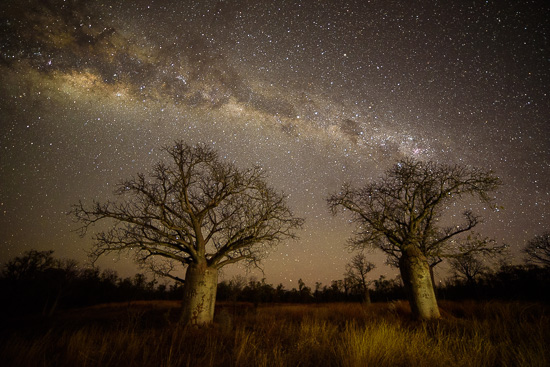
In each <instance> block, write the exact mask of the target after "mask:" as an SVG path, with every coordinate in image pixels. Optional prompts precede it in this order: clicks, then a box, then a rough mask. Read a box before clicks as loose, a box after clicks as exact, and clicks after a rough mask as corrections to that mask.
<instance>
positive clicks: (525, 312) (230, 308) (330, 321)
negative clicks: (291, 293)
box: [0, 302, 550, 367]
mask: <svg viewBox="0 0 550 367" xmlns="http://www.w3.org/2000/svg"><path fill="white" fill-rule="evenodd" d="M441 309H442V314H443V318H442V319H441V320H437V321H430V322H418V321H414V320H412V319H411V318H410V310H409V308H408V306H407V304H406V303H404V302H393V303H390V304H373V305H371V306H368V307H365V306H362V305H360V304H351V303H350V304H322V305H264V306H260V307H258V308H253V307H247V305H242V304H239V305H227V304H226V305H221V306H220V307H219V308H218V310H217V316H216V322H215V324H214V325H213V326H211V327H205V328H200V329H196V328H192V327H182V326H180V325H178V324H177V323H175V322H174V320H175V318H176V317H177V311H178V310H177V304H168V303H160V302H157V303H154V302H149V303H140V304H131V305H129V304H124V305H108V306H103V307H102V308H99V307H95V308H89V309H84V310H77V311H72V312H67V313H66V314H64V315H60V316H59V317H58V318H57V319H56V320H55V322H53V323H51V324H45V325H44V324H42V325H41V326H40V327H35V326H38V325H33V324H27V326H25V327H20V328H12V329H10V330H4V332H3V333H2V338H1V340H0V342H1V345H0V365H2V366H60V367H63V366H71V367H73V366H83V367H88V366H90V367H91V366H102V367H107V366H158V367H161V366H166V367H171V366H239V367H240V366H244V367H247V366H255V367H256V366H315V367H317V366H350V367H352V366H353V367H354V366H418V367H422V366H430V367H431V366H541V367H542V366H549V365H550V351H549V348H548V346H549V345H550V312H549V309H548V305H544V304H534V303H533V304H531V303H503V302H488V303H475V302H462V303H457V302H442V303H441ZM49 322H51V321H49Z"/></svg>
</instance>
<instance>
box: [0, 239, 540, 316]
mask: <svg viewBox="0 0 550 367" xmlns="http://www.w3.org/2000/svg"><path fill="white" fill-rule="evenodd" d="M540 238H541V236H538V237H537V238H536V239H535V240H540ZM542 238H544V237H542ZM530 243H531V242H529V243H528V246H529V244H530ZM526 248H529V247H526ZM526 254H527V255H528V253H527V252H526ZM353 260H354V261H352V262H350V265H349V266H348V267H347V269H346V273H344V278H343V279H340V280H334V281H332V282H331V283H330V284H328V285H323V284H321V283H319V282H317V283H315V285H314V286H313V287H310V286H308V285H306V284H305V283H304V282H303V281H302V280H301V279H299V280H298V284H297V288H296V287H294V288H292V289H285V287H284V286H283V285H282V284H278V285H277V286H273V285H272V284H269V283H267V282H266V281H265V279H262V280H257V279H254V278H251V279H246V278H245V277H242V276H236V277H234V278H233V279H231V280H224V281H222V282H220V283H218V287H217V288H218V289H217V292H218V297H217V299H218V301H225V302H250V303H253V304H255V305H258V304H261V303H279V302H281V303H320V302H369V301H367V300H366V299H365V288H364V284H365V278H366V273H365V274H364V275H365V276H363V277H358V276H357V272H355V273H354V271H353V270H354V269H355V270H357V266H365V263H364V258H363V259H361V256H356V257H354V259H353ZM361 261H363V263H362V262H361ZM353 264H355V265H356V266H355V268H354V267H353ZM357 264H359V265H357ZM366 265H367V266H370V265H369V264H368V262H367V263H366ZM368 288H369V300H371V301H372V302H388V301H393V300H399V299H406V298H407V296H406V293H405V290H404V288H403V283H402V281H401V279H400V277H399V276H398V277H397V278H395V279H387V278H386V277H384V276H380V277H379V278H378V279H374V280H369V281H368ZM182 292H183V285H182V284H181V283H173V284H165V283H158V281H157V280H156V279H148V278H147V277H146V276H145V275H144V274H141V273H138V274H136V275H135V276H133V277H127V278H121V277H120V276H119V275H118V274H117V272H116V271H113V270H110V269H107V270H100V269H98V268H91V267H82V266H79V264H78V263H77V262H76V261H74V260H61V259H56V258H55V257H54V256H53V251H36V250H31V251H28V252H26V253H24V254H23V255H22V256H18V257H15V258H14V259H12V260H10V261H8V262H7V263H5V264H4V265H3V266H2V269H1V273H0V307H1V309H2V311H3V313H2V314H3V315H4V317H11V316H12V315H21V314H42V315H45V316H49V315H52V314H53V313H54V312H56V311H58V310H60V309H69V308H78V307H85V306H91V305H96V304H102V303H110V302H128V301H134V300H181V295H182ZM436 292H437V294H438V298H440V299H447V300H464V299H473V300H492V299H499V300H526V301H544V302H548V301H550V266H545V264H541V263H540V262H533V261H529V260H528V261H527V263H526V265H501V266H500V267H499V268H498V269H496V270H493V271H490V270H488V269H485V270H484V271H483V272H480V273H479V274H477V275H476V276H475V277H467V276H465V275H464V274H461V273H460V272H456V271H455V274H454V276H452V277H450V278H449V279H447V281H446V282H445V283H443V285H440V286H438V287H436Z"/></svg>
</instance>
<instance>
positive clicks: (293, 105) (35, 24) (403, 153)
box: [0, 0, 550, 285]
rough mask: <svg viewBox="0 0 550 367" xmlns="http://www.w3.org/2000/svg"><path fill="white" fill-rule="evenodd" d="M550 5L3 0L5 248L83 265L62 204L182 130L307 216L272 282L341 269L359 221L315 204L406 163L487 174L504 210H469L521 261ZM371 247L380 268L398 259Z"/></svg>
mask: <svg viewBox="0 0 550 367" xmlns="http://www.w3.org/2000/svg"><path fill="white" fill-rule="evenodd" d="M549 10H550V8H549V6H548V5H547V4H546V3H545V2H543V1H519V2H512V3H503V2H498V1H473V2H438V1H431V0H430V1H422V2H402V1H363V0H356V1H338V2H335V1H328V0H327V1H313V0H311V1H307V0H306V1H289V0H281V1H273V2H261V1H244V0H239V1H192V0H185V1H173V2H170V1H153V0H149V1H136V2H131V3H130V2H101V1H61V0H50V1H34V0H29V1H18V2H15V1H9V2H7V3H6V4H4V5H3V6H2V9H1V10H0V21H1V24H0V27H1V28H0V73H1V74H0V75H1V76H0V80H1V82H0V113H1V115H0V119H1V120H0V236H1V238H0V240H1V243H2V246H1V248H0V260H1V261H5V260H7V259H9V258H11V257H13V256H16V255H18V254H20V253H21V252H23V251H26V250H29V249H31V248H37V249H54V250H55V251H56V253H57V255H58V256H65V257H71V258H77V259H79V260H84V259H85V252H86V251H87V250H88V249H89V248H90V245H91V243H90V239H82V238H79V237H78V236H77V235H76V234H75V233H74V232H73V230H74V229H75V226H76V225H75V223H73V221H72V218H71V217H70V216H67V215H66V213H67V211H68V210H69V209H70V207H71V205H72V204H74V203H75V202H77V201H78V200H83V201H91V200H93V199H105V198H108V197H109V196H110V195H111V193H112V191H113V189H114V186H115V185H116V184H117V182H118V181H119V180H120V179H122V178H126V177H129V176H131V175H133V174H135V173H137V172H146V171H148V169H149V168H150V167H151V165H152V164H154V163H155V162H156V161H158V160H160V159H164V158H165V157H164V156H163V155H162V154H161V152H160V147H161V146H163V145H166V144H169V143H170V142H172V141H173V140H175V139H184V140H185V141H187V142H190V143H196V142H202V143H207V144H211V145H212V146H214V147H215V148H216V149H218V151H219V153H220V154H221V156H222V157H224V158H225V159H228V160H231V161H233V162H235V163H236V164H238V165H241V166H250V165H254V164H258V165H261V166H262V167H264V168H265V169H266V171H267V172H268V173H269V177H270V183H271V184H272V185H273V186H275V187H276V188H277V189H279V190H282V191H284V192H285V193H286V194H287V195H288V197H289V201H290V203H291V205H292V207H293V209H294V211H295V213H296V214H297V215H298V216H301V217H304V218H305V219H306V226H305V228H304V230H303V231H302V232H301V233H299V236H300V239H299V240H298V241H294V242H289V243H285V244H281V245H280V246H279V247H278V248H277V249H276V250H274V251H273V253H272V254H271V255H270V256H269V258H268V259H267V261H266V263H265V276H266V277H267V281H269V282H272V283H278V282H282V283H284V284H285V285H292V284H293V283H292V282H296V280H297V279H298V278H302V279H304V281H306V283H309V284H313V283H314V282H317V281H319V282H323V283H324V284H327V283H328V282H330V280H334V279H339V278H341V276H342V274H343V272H344V271H345V264H346V262H347V261H348V260H349V258H350V257H351V255H350V254H349V252H347V251H346V247H345V243H346V238H347V237H348V236H349V235H350V234H351V231H352V227H351V226H350V225H349V224H348V223H347V221H346V218H345V217H336V218H334V217H332V216H331V215H330V213H329V212H328V210H327V207H326V204H325V198H326V197H327V195H328V194H329V193H331V192H334V191H336V190H338V188H339V187H340V185H341V184H342V183H344V182H346V181H351V182H353V183H355V184H361V183H364V182H366V181H367V180H369V179H373V178H376V177H378V176H379V175H380V174H381V173H382V172H383V171H384V170H385V169H387V168H388V167H389V166H390V165H391V164H393V163H395V162H396V161H397V160H398V159H400V158H403V157H409V156H410V157H415V158H417V159H424V160H434V161H437V162H445V163H460V164H465V165H474V166H480V167H484V168H488V169H492V170H494V171H495V172H496V173H497V174H498V175H499V176H500V177H501V178H502V180H503V183H504V184H503V187H502V189H501V190H500V191H499V192H498V193H496V202H497V204H499V205H500V206H501V209H499V211H497V212H494V211H491V210H488V209H484V208H477V209H479V211H480V212H481V213H480V214H482V215H483V216H484V217H485V222H484V223H483V224H482V225H481V226H479V228H477V230H478V231H479V232H481V233H482V234H484V235H487V236H492V237H494V238H496V239H497V241H499V242H505V243H507V244H509V245H511V248H512V254H513V255H516V259H515V260H513V261H520V260H519V258H518V257H517V254H518V253H519V249H520V248H521V247H522V246H523V244H524V243H525V241H526V240H528V239H530V238H532V237H533V236H534V235H535V234H539V233H542V232H543V231H544V230H547V229H548V227H549V224H550V223H549V219H548V218H549V215H550V214H549V201H550V181H549V180H548V177H549V173H550V151H549V148H550V139H549V138H548V137H549V135H550V134H549V133H550V127H549V126H550V125H549V121H548V117H549V116H550V103H549V96H548V90H549V86H550V85H549V80H550V78H549V70H550V56H549V52H548V38H549V27H548V22H547V19H549V17H550V11H549ZM461 205H462V204H461ZM464 205H472V204H471V203H466V204H464ZM455 209H456V213H458V212H459V211H460V208H450V211H451V215H452V213H453V210H455ZM370 256H372V257H373V259H375V260H376V261H377V263H378V264H379V267H378V269H377V272H379V273H387V272H391V271H392V270H391V269H389V268H387V267H384V265H383V259H384V257H383V256H382V255H381V254H376V253H374V254H372V255H370ZM103 265H104V266H105V267H120V266H121V265H120V264H118V265H117V264H113V263H112V262H111V259H106V260H105V263H104V264H103ZM125 266H128V267H129V265H125ZM128 271H130V270H128ZM121 272H123V271H121ZM234 272H242V269H240V268H239V267H238V266H237V267H235V269H233V270H229V269H228V270H227V273H228V274H229V275H231V274H233V273H234ZM229 275H228V276H229ZM260 276H263V275H260Z"/></svg>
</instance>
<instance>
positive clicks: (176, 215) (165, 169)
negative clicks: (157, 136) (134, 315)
mask: <svg viewBox="0 0 550 367" xmlns="http://www.w3.org/2000/svg"><path fill="white" fill-rule="evenodd" d="M164 151H165V152H166V153H167V155H168V157H169V160H170V161H169V162H168V163H163V162H160V163H157V164H156V165H155V166H154V167H153V170H152V173H151V174H150V175H145V174H142V173H140V174H138V175H136V176H135V177H133V178H131V179H128V180H125V181H123V182H121V183H120V184H119V185H118V189H117V190H116V195H117V196H118V197H119V198H120V200H117V201H107V202H104V203H100V202H94V203H93V205H91V206H85V205H84V204H83V203H82V202H80V203H79V204H77V205H75V206H74V208H73V213H74V214H75V215H76V218H77V219H78V220H79V221H80V222H81V223H82V224H83V226H82V228H81V231H82V234H85V233H86V232H87V231H88V230H89V228H90V226H91V225H93V224H95V223H97V222H99V221H105V220H111V221H112V226H111V227H110V229H108V230H106V231H101V232H99V233H96V234H95V236H94V238H95V245H94V249H93V253H92V256H93V257H94V258H97V257H99V256H101V255H103V254H105V253H108V252H113V251H115V252H118V251H126V250H129V251H132V252H134V253H135V254H136V256H137V261H138V262H139V263H141V264H145V265H147V266H148V267H149V268H151V269H152V270H153V271H155V272H156V273H159V274H161V275H164V276H168V277H171V278H173V279H176V280H182V279H181V278H180V277H179V276H178V275H177V272H176V271H177V270H178V269H181V266H182V265H183V267H185V266H186V265H190V264H199V263H205V264H206V266H207V267H209V268H213V269H219V268H221V267H223V266H225V265H228V264H231V263H235V262H238V261H245V262H248V263H251V264H256V263H257V262H258V261H259V260H261V259H262V258H263V257H264V256H265V254H266V252H267V250H268V247H269V246H271V245H274V244H276V243H278V242H280V241H282V240H285V239H288V238H293V237H294V236H295V234H294V230H295V229H297V228H299V227H300V226H301V225H302V223H303V220H302V219H300V218H296V217H295V216H294V215H293V213H292V211H291V210H290V208H289V207H288V206H287V204H286V201H285V200H286V198H285V196H283V195H282V194H280V193H278V192H276V191H275V190H274V189H273V188H271V187H269V186H268V184H267V183H266V176H265V174H264V172H263V170H262V169H261V168H259V167H253V168H250V169H239V168H237V167H236V166H235V165H234V164H233V163H231V162H229V161H224V160H223V159H221V158H220V157H219V156H218V154H217V152H216V151H214V150H213V149H212V148H209V147H207V146H205V145H197V146H190V145H187V144H185V143H183V142H181V141H180V142H176V143H175V144H174V145H172V146H167V147H165V148H164ZM178 266H179V268H178Z"/></svg>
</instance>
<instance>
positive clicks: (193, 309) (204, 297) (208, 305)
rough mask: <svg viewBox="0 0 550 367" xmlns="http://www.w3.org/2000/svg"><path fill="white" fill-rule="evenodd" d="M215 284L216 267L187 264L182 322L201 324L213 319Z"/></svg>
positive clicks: (216, 282)
mask: <svg viewBox="0 0 550 367" xmlns="http://www.w3.org/2000/svg"><path fill="white" fill-rule="evenodd" d="M217 286H218V270H217V269H213V268H209V267H207V266H206V264H199V265H197V264H192V265H189V267H188V268H187V273H186V275H185V284H184V286H183V304H182V314H181V321H182V322H183V323H184V324H191V325H202V324H209V323H211V322H212V321H213V320H214V306H215V303H216V291H217Z"/></svg>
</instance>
